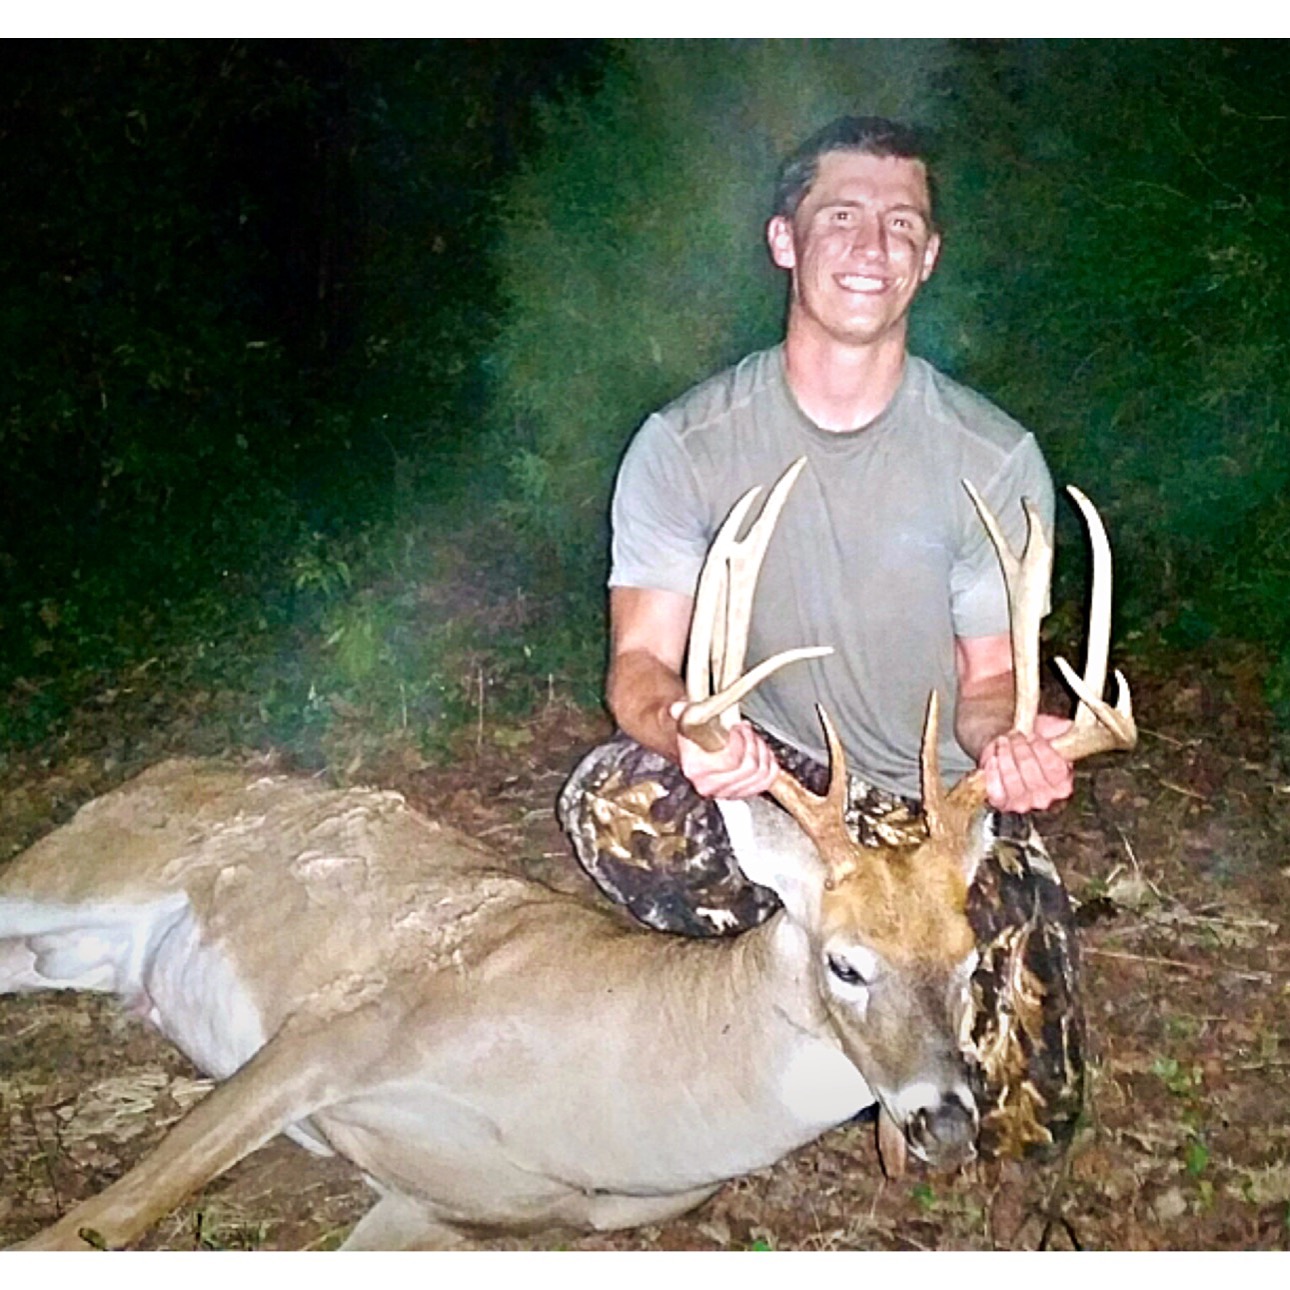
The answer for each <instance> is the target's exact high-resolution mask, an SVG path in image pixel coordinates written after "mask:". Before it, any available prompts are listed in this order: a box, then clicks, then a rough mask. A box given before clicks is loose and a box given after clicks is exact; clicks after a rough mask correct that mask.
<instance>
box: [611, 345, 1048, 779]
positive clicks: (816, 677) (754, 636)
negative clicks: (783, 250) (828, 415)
mask: <svg viewBox="0 0 1290 1290" xmlns="http://www.w3.org/2000/svg"><path fill="white" fill-rule="evenodd" d="M803 455H805V456H806V458H807V463H808V464H807V467H806V469H805V470H804V471H803V472H802V474H801V476H800V477H799V479H798V481H797V483H796V485H795V486H794V489H793V492H792V494H791V496H790V497H789V499H788V503H787V505H786V506H785V507H784V510H783V513H782V514H781V516H780V519H779V524H778V526H777V528H776V531H775V535H774V537H773V538H772V539H771V543H770V547H769V550H768V551H767V554H766V560H765V563H764V564H763V566H762V572H761V578H760V581H759V583H758V589H757V596H756V600H755V604H754V609H753V618H752V626H751V632H750V636H749V644H748V654H747V664H748V665H749V666H751V665H752V664H755V663H757V662H759V661H760V660H761V659H763V658H766V657H767V656H768V655H770V654H774V653H776V652H778V651H779V650H783V649H789V648H791V647H793V646H796V645H831V646H833V649H834V652H833V654H831V655H829V656H828V657H826V658H823V659H817V660H811V661H809V662H804V663H793V664H791V665H789V666H788V667H786V668H784V669H783V670H782V671H781V672H779V673H777V674H776V675H775V676H774V677H772V678H771V679H770V680H768V681H766V682H764V683H763V684H762V686H761V687H760V688H759V689H758V690H757V691H755V692H754V693H753V694H752V695H751V696H750V697H749V698H748V699H747V700H746V701H745V703H744V705H743V708H744V712H745V713H746V715H748V716H749V717H751V718H753V719H754V720H756V721H757V722H759V723H760V724H762V725H763V726H765V727H766V728H767V729H768V730H770V731H772V732H773V733H774V734H776V735H778V736H779V737H780V738H782V739H785V740H787V741H788V742H790V743H792V744H795V745H796V746H798V747H799V748H802V749H804V750H805V751H807V752H809V753H811V754H812V755H814V756H816V757H819V758H821V759H824V758H825V757H826V751H825V745H824V736H823V732H822V730H821V728H820V725H819V719H818V717H817V715H816V712H815V705H816V704H817V703H819V704H821V705H822V706H823V707H824V708H825V709H826V710H827V711H828V713H829V715H830V717H831V718H832V719H833V722H834V724H835V725H836V726H837V728H838V731H839V733H840V735H841V737H842V742H843V745H844V747H845V749H846V753H847V760H848V764H849V769H850V770H851V771H852V772H853V773H855V774H857V775H860V776H862V777H863V778H865V779H867V780H869V781H870V782H872V783H874V784H877V785H878V786H879V787H881V788H885V789H887V790H889V791H891V792H896V793H901V794H904V795H906V796H912V797H916V796H918V795H919V793H920V785H919V771H918V753H919V742H920V738H921V734H922V724H923V717H924V713H925V710H926V706H927V699H928V695H929V694H930V692H931V690H932V688H933V687H935V688H936V689H937V690H938V691H939V692H940V696H941V712H942V714H943V716H942V728H941V740H940V743H941V767H942V773H943V774H944V775H945V776H946V778H947V780H953V779H956V778H958V777H959V776H960V775H962V774H964V773H966V772H967V771H968V770H970V769H971V768H972V762H971V761H970V759H969V758H968V757H967V755H966V754H965V753H964V752H963V750H962V749H961V748H960V747H959V746H958V743H957V741H956V740H955V739H954V735H953V719H952V714H953V711H954V699H955V695H956V690H957V681H956V676H955V667H954V640H955V637H956V636H957V637H964V638H971V637H977V636H994V635H998V634H999V633H1001V632H1006V631H1007V630H1008V608H1007V599H1006V595H1005V592H1004V586H1003V578H1002V574H1001V572H1000V569H999V564H998V560H997V557H996V556H995V554H994V548H993V547H992V546H991V544H990V540H989V538H988V536H987V535H986V532H985V529H984V528H983V526H982V524H981V522H980V520H979V519H978V518H977V515H976V512H975V510H974V509H973V507H972V503H971V501H970V499H969V498H968V496H967V493H966V491H965V490H964V488H963V486H962V482H961V481H962V480H964V479H969V480H971V481H972V483H973V484H974V485H975V486H976V487H977V489H978V490H979V491H980V493H981V495H982V496H983V497H984V499H985V501H986V502H987V503H988V504H989V505H990V507H991V508H992V509H993V510H994V513H995V514H996V515H997V516H998V518H999V522H1000V524H1001V526H1002V528H1003V530H1004V532H1005V534H1007V536H1008V538H1009V540H1010V541H1011V542H1012V543H1013V546H1014V547H1015V548H1016V549H1018V550H1020V548H1021V545H1022V542H1023V541H1024V535H1025V517H1024V514H1023V512H1022V509H1021V499H1022V498H1023V497H1026V498H1029V499H1030V500H1031V501H1032V502H1034V503H1035V504H1036V505H1037V506H1038V508H1039V512H1040V514H1041V515H1042V516H1043V519H1044V524H1045V527H1046V528H1047V529H1048V531H1049V533H1050V534H1051V531H1052V522H1053V488H1052V480H1051V478H1050V476H1049V473H1048V468H1047V466H1046V465H1045V464H1044V460H1043V456H1042V454H1041V453H1040V451H1039V447H1038V445H1037V444H1036V443H1035V440H1034V437H1033V436H1032V435H1030V434H1029V433H1028V432H1027V431H1026V430H1024V429H1023V428H1022V427H1021V426H1019V425H1018V424H1017V423H1016V422H1015V421H1013V420H1012V419H1011V418H1010V417H1008V416H1007V415H1006V414H1005V413H1003V412H1001V411H1000V410H999V409H998V408H996V407H995V406H994V405H993V404H992V403H990V402H989V401H988V400H987V399H984V398H982V397H981V396H980V395H979V394H975V393H974V392H973V391H971V390H969V389H967V388H966V387H965V386H962V385H960V384H958V383H957V382H956V381H953V380H951V379H950V378H949V377H947V376H945V375H944V374H943V373H941V372H938V371H937V370H936V369H935V368H934V367H932V365H931V364H930V363H927V362H925V361H924V360H922V359H920V358H915V357H910V358H908V359H907V361H906V364H905V372H904V375H903V378H902V380H901V384H900V387H899V389H898V390H897V392H896V394H895V397H894V398H893V399H892V401H891V403H890V404H888V406H887V407H886V409H884V411H883V412H882V413H881V414H880V415H879V416H878V417H877V418H876V419H875V420H874V421H872V422H871V423H870V424H869V425H867V426H865V427H864V428H863V429H860V430H854V431H846V432H841V433H839V432H835V431H828V430H822V429H820V427H819V426H817V425H815V423H814V422H812V421H811V420H810V419H809V418H808V417H807V416H806V415H805V413H803V412H802V410H801V409H800V408H799V407H798V405H797V402H796V400H795V399H794V398H793V395H792V392H791V390H790V389H789V386H788V382H787V378H786V374H785V368H784V355H783V347H782V346H778V347H776V348H774V349H770V350H764V351H762V352H760V353H756V354H752V355H750V356H749V357H747V358H745V359H744V360H743V361H742V362H741V363H739V364H737V365H736V366H735V367H732V368H730V369H729V370H727V371H725V372H722V373H720V374H719V375H717V376H714V377H712V378H711V379H709V380H707V381H705V382H703V383H702V384H700V385H698V386H696V387H695V388H694V389H692V390H691V391H690V392H689V393H687V394H685V395H683V396H682V397H681V398H680V399H678V400H676V401H675V402H674V403H672V404H670V405H668V407H666V408H664V409H663V410H662V411H661V412H657V413H655V414H654V415H653V416H651V417H650V418H649V419H648V420H647V421H646V422H645V424H644V425H643V426H642V427H641V429H640V431H639V432H638V433H637V435H636V437H635V438H634V439H633V441H632V443H631V445H630V447H629V448H628V451H627V454H626V456H625V457H624V459H623V464H622V468H621V470H620V473H619V477H618V485H617V488H616V490H615V494H614V502H613V529H614V536H613V567H612V571H611V574H610V579H609V581H610V585H611V586H624V587H647V588H656V589H661V590H668V591H677V592H681V593H683V594H685V595H691V596H692V595H693V594H694V590H695V585H696V583H697V581H698V574H699V569H700V567H701V565H702V563H703V557H704V554H705V552H706V551H707V548H708V544H709V543H710V542H711V540H712V538H713V536H714V535H715V533H716V531H717V529H718V528H719V527H720V525H721V522H722V520H723V519H724V518H725V517H726V515H727V513H728V512H729V510H730V508H731V506H733V505H734V503H735V502H736V501H737V500H738V498H739V497H740V496H741V495H742V494H743V493H744V492H745V491H746V490H747V489H748V488H751V487H753V486H754V485H762V486H763V488H769V486H770V485H771V484H773V483H774V482H775V480H776V479H778V478H779V476H780V474H781V473H782V472H783V471H784V469H785V468H786V467H787V466H788V465H790V464H791V463H792V462H793V461H795V460H796V459H797V458H798V457H800V456H803ZM754 513H755V512H754Z"/></svg>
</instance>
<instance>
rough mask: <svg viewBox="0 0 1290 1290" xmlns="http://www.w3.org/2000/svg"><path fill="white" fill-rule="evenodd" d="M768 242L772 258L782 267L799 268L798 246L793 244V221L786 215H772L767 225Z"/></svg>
mask: <svg viewBox="0 0 1290 1290" xmlns="http://www.w3.org/2000/svg"><path fill="white" fill-rule="evenodd" d="M766 244H767V246H769V247H770V258H771V259H772V260H773V261H774V262H775V263H776V264H777V265H778V266H779V267H780V268H781V269H795V268H797V248H796V246H795V245H794V244H793V222H792V220H790V219H788V218H787V217H786V216H784V215H773V216H771V219H770V223H768V224H767V225H766Z"/></svg>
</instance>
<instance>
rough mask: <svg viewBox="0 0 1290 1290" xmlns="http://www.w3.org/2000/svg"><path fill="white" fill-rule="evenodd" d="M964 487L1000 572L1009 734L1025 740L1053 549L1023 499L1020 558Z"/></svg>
mask: <svg viewBox="0 0 1290 1290" xmlns="http://www.w3.org/2000/svg"><path fill="white" fill-rule="evenodd" d="M963 487H964V488H966V489H967V493H968V496H969V497H970V498H971V499H972V505H973V506H975V507H976V513H977V514H978V515H979V516H980V517H981V523H982V524H984V525H985V528H986V532H987V533H989V535H990V541H991V542H992V543H994V549H995V552H996V554H997V555H998V557H999V563H1000V565H1001V566H1002V567H1003V581H1004V585H1005V586H1006V587H1007V591H1008V617H1009V621H1010V623H1011V633H1012V675H1013V685H1014V686H1015V688H1016V698H1015V699H1014V702H1013V717H1012V725H1013V729H1015V730H1019V731H1021V733H1022V734H1026V735H1028V734H1031V733H1032V732H1033V731H1034V728H1035V717H1036V716H1038V715H1039V627H1040V624H1041V623H1042V622H1043V619H1044V609H1045V606H1046V601H1047V599H1048V586H1049V582H1050V580H1051V578H1052V572H1053V544H1052V543H1051V542H1050V541H1049V540H1048V535H1047V534H1046V533H1045V532H1044V526H1043V523H1042V522H1041V520H1040V517H1039V511H1038V509H1037V508H1036V507H1035V505H1034V503H1033V502H1031V501H1030V499H1029V498H1025V499H1023V501H1022V503H1021V505H1022V508H1023V509H1024V510H1025V513H1026V544H1025V546H1024V547H1023V548H1022V552H1021V555H1020V556H1018V555H1017V554H1016V552H1015V551H1013V549H1012V547H1011V546H1010V545H1009V544H1008V539H1007V538H1005V537H1004V535H1003V530H1002V529H1001V528H1000V527H999V522H998V520H997V519H995V517H994V513H993V512H992V511H991V510H990V508H989V507H988V506H987V505H986V504H985V502H984V501H983V500H982V497H981V494H980V493H978V492H977V490H976V489H975V488H974V487H973V486H972V484H971V483H970V482H969V481H968V480H966V479H965V480H964V481H963ZM1103 666H1104V667H1105V664H1103Z"/></svg>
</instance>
